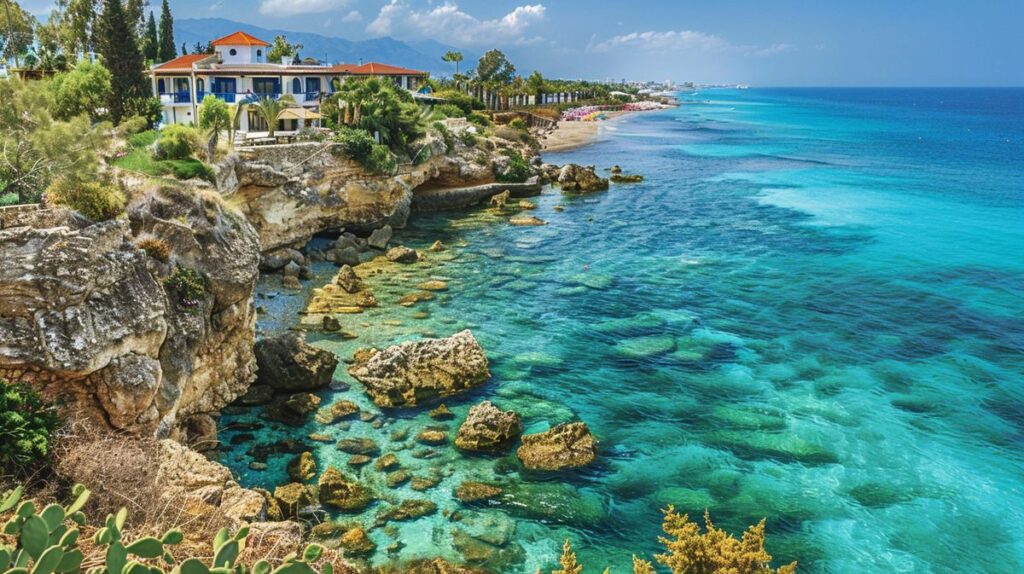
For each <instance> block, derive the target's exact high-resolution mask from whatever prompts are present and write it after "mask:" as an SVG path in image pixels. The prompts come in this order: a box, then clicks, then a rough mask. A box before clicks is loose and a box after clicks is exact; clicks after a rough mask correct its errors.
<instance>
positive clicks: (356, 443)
mask: <svg viewBox="0 0 1024 574" xmlns="http://www.w3.org/2000/svg"><path fill="white" fill-rule="evenodd" d="M338 450H340V451H341V452H344V453H348V454H377V453H378V452H380V448H379V447H378V446H377V443H376V442H374V440H373V439H370V438H343V439H341V440H340V441H338Z"/></svg>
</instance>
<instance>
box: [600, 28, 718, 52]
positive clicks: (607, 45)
mask: <svg viewBox="0 0 1024 574" xmlns="http://www.w3.org/2000/svg"><path fill="white" fill-rule="evenodd" d="M728 46H729V43H728V42H726V41H725V40H723V39H721V38H719V37H718V36H715V35H713V34H705V33H704V32H695V31H693V30H679V31H676V30H669V31H668V32H653V31H651V32H630V33H629V34H622V35H619V36H613V37H612V38H609V39H608V40H605V41H603V42H598V43H596V44H591V45H590V46H589V47H588V48H587V49H588V51H590V52H610V51H612V50H615V49H617V48H641V49H644V50H720V49H723V48H727V47H728Z"/></svg>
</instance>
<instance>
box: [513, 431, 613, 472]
mask: <svg viewBox="0 0 1024 574" xmlns="http://www.w3.org/2000/svg"><path fill="white" fill-rule="evenodd" d="M516 456H517V457H519V460H520V461H522V463H523V465H524V466H525V467H526V468H530V469H536V470H562V469H566V468H579V467H583V466H587V465H588V464H590V463H592V462H594V459H595V458H596V457H597V443H596V441H595V440H594V437H593V435H591V434H590V429H589V428H587V425H586V423H583V422H573V423H565V424H560V425H557V426H555V427H552V428H551V429H549V430H547V431H544V432H542V433H537V434H528V435H523V444H522V446H520V447H519V449H518V450H516Z"/></svg>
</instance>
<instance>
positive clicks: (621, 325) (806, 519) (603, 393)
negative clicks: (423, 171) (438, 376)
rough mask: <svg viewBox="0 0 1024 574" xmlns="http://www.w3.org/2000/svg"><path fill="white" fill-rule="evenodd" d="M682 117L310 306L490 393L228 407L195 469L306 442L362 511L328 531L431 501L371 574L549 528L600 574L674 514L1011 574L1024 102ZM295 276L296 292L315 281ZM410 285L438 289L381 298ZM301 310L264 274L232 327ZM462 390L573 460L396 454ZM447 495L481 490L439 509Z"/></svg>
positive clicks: (1020, 98)
mask: <svg viewBox="0 0 1024 574" xmlns="http://www.w3.org/2000/svg"><path fill="white" fill-rule="evenodd" d="M681 98H682V100H683V101H684V105H683V106H681V107H679V108H677V109H673V110H668V111H664V112H656V113H647V114H636V115H632V116H629V117H627V118H624V119H621V120H617V121H615V122H610V123H609V124H607V125H606V126H604V127H603V129H602V135H601V138H600V141H599V142H598V143H597V144H595V145H593V146H590V147H587V148H583V149H580V150H576V151H572V152H565V153H559V154H550V155H547V156H545V160H546V161H549V162H553V163H558V164H562V163H567V162H575V163H580V164H584V165H586V164H595V165H597V166H598V168H599V169H602V168H607V167H610V166H611V165H613V164H619V165H621V166H623V168H624V169H625V171H626V172H627V173H640V174H643V175H644V176H645V179H644V182H642V183H637V184H623V185H613V186H612V188H611V189H610V190H609V191H608V192H604V193H598V194H593V195H587V196H581V197H566V196H563V195H561V194H560V193H558V191H557V190H550V189H549V190H545V193H544V194H543V195H542V196H541V197H538V198H534V202H535V203H537V209H535V210H533V211H531V212H530V214H531V215H536V216H538V217H540V218H541V219H543V220H545V221H547V222H548V223H549V224H548V225H545V226H539V227H514V226H510V225H508V224H507V223H506V222H505V219H507V217H505V218H500V217H496V216H494V215H493V214H491V213H489V212H487V211H486V210H470V211H465V212H455V213H443V214H417V215H414V216H413V218H412V220H411V221H410V225H409V227H408V228H406V229H404V230H401V231H399V232H397V233H396V237H395V239H394V240H393V243H401V244H404V245H407V246H410V247H414V248H416V249H418V250H421V251H424V252H425V251H426V250H427V248H428V246H429V245H431V244H432V243H433V242H434V241H435V240H441V241H442V242H443V243H444V244H446V245H447V246H449V249H448V250H447V251H445V252H443V253H439V254H434V253H430V254H428V256H429V262H428V263H424V264H415V265H411V266H406V267H403V268H402V269H401V270H400V271H399V272H396V273H393V274H389V275H386V276H385V275H381V276H375V277H373V278H371V279H369V280H368V281H369V282H370V283H371V284H372V287H373V289H374V293H375V295H376V297H377V299H378V300H380V301H381V302H382V304H381V306H380V307H379V308H375V309H369V310H367V311H366V312H364V313H361V314H354V315H341V316H339V319H340V321H341V323H342V329H343V330H344V331H348V332H351V333H354V334H356V335H358V337H357V338H356V339H352V340H347V339H343V338H341V337H339V336H337V335H336V334H330V333H311V334H310V341H311V342H313V343H314V344H315V345H317V346H319V347H322V348H325V349H329V350H331V351H333V352H335V353H336V354H337V355H338V356H339V358H341V359H347V358H350V357H351V356H352V354H353V352H354V351H355V350H356V349H357V348H360V347H368V346H378V347H381V346H387V345H391V344H395V343H398V342H401V341H406V340H414V339H418V338H422V337H431V336H448V335H451V334H453V333H455V332H457V331H459V330H462V329H466V328H468V329H471V330H472V331H473V333H474V334H475V336H476V337H477V339H478V340H479V341H480V343H481V344H482V345H483V347H484V349H485V350H486V351H487V354H488V357H489V360H490V363H491V371H492V375H493V377H492V379H491V380H490V382H488V383H487V384H486V385H484V386H482V387H480V388H478V389H475V390H473V391H472V392H469V393H466V394H464V395H460V396H457V397H452V398H451V399H450V400H446V401H445V402H446V404H447V406H448V407H449V408H450V409H451V411H452V412H453V413H454V415H455V416H454V418H453V419H452V420H448V421H436V420H433V419H431V418H430V417H429V415H428V411H429V409H430V407H423V408H416V409H401V410H388V411H385V412H381V411H380V409H378V408H376V407H374V405H373V404H372V403H371V402H370V401H369V399H368V398H367V397H366V395H365V394H364V393H363V392H362V390H361V388H360V385H359V383H357V382H356V381H354V380H353V379H352V378H351V377H350V376H349V375H348V374H347V373H346V372H345V365H344V364H342V365H340V366H339V368H338V371H337V373H336V376H335V378H336V380H337V381H339V384H338V385H336V388H334V389H332V390H329V391H325V392H323V393H321V394H322V400H323V403H322V404H325V405H327V404H330V403H331V402H333V401H335V400H341V399H346V400H351V401H353V402H355V403H357V404H358V405H359V406H360V407H361V408H362V409H363V410H364V411H368V412H372V413H379V414H377V416H376V417H374V418H373V419H372V420H362V419H360V418H351V419H346V420H344V421H342V422H338V423H334V424H332V425H327V426H324V425H319V424H317V423H315V422H313V421H310V422H309V423H308V424H306V425H305V426H303V427H301V428H291V427H285V426H282V425H278V424H277V423H272V422H269V421H265V420H262V419H260V418H259V413H260V410H259V409H258V408H257V409H251V410H233V411H232V413H231V414H229V415H225V417H224V418H223V420H222V421H221V423H222V426H223V427H225V428H226V429H227V430H226V431H224V432H223V433H222V441H223V442H224V443H225V445H227V446H226V447H225V450H224V454H223V462H225V463H226V464H228V465H229V466H230V467H231V468H232V469H233V470H235V471H236V472H237V473H238V474H239V476H240V481H241V482H242V483H243V484H244V485H246V486H263V487H267V488H271V489H272V488H273V487H274V486H275V485H277V484H283V483H285V482H288V478H287V475H286V473H285V465H286V464H287V462H288V461H289V460H290V459H291V458H292V456H293V455H291V454H270V455H269V456H267V457H266V464H267V467H266V469H265V470H252V469H251V468H250V463H251V462H252V461H253V459H252V457H251V456H249V455H248V454H247V452H249V451H250V449H251V448H252V447H253V446H254V445H271V444H273V443H274V442H276V441H278V440H281V439H287V438H290V439H295V440H302V441H305V443H306V444H307V445H308V446H309V448H310V450H312V451H313V452H314V454H315V457H316V460H317V463H318V466H319V468H320V469H321V470H323V469H325V468H326V467H327V466H328V465H334V466H337V467H338V468H340V469H342V471H343V472H345V473H346V474H348V475H350V476H354V477H358V479H359V480H360V481H361V482H363V483H364V484H366V485H368V486H370V487H371V488H372V489H374V491H375V492H377V494H378V495H379V496H380V497H381V499H382V500H381V501H380V502H377V503H376V505H374V506H371V507H370V508H369V509H368V510H367V511H366V512H364V513H363V514H358V515H339V516H337V518H338V520H339V521H342V522H352V521H356V522H360V523H362V524H364V525H366V526H367V527H370V526H372V525H373V524H374V521H375V518H376V515H377V513H378V512H380V511H381V509H383V508H388V507H390V504H389V502H388V501H390V502H399V501H402V500H430V501H432V502H434V503H435V504H436V505H437V507H438V511H437V512H435V513H432V514H429V515H426V516H423V517H420V518H417V519H413V520H408V521H401V522H390V523H389V524H387V525H386V526H383V527H379V528H374V529H372V530H370V538H371V539H372V540H373V541H374V542H376V543H377V550H376V552H375V554H374V555H373V556H372V558H370V561H371V562H372V563H375V564H381V563H385V562H387V561H390V560H394V559H409V558H416V557H433V556H437V555H442V556H445V557H448V558H452V559H463V558H472V559H473V560H475V561H477V563H481V564H483V565H484V566H488V567H491V568H493V569H495V570H497V571H500V572H524V573H532V572H534V571H536V570H537V569H538V568H540V569H542V570H548V569H550V568H551V567H553V566H554V564H555V561H556V560H557V557H558V555H559V553H560V550H561V544H562V541H563V540H564V539H566V538H569V539H571V540H572V541H573V546H574V549H575V550H576V552H577V554H578V555H579V558H580V561H581V563H583V564H586V565H587V568H588V569H590V570H595V571H599V570H601V569H604V568H605V567H606V566H607V567H610V568H611V571H612V572H628V571H630V568H631V562H630V560H631V556H632V555H633V554H634V553H635V554H640V555H646V556H650V555H651V554H652V553H654V552H656V551H658V550H659V547H658V544H657V536H658V534H659V533H660V520H661V514H660V512H659V509H660V508H663V507H664V506H666V505H668V504H674V505H676V507H677V508H679V509H680V510H681V511H685V512H689V513H690V514H691V516H692V517H697V516H699V515H700V514H701V513H703V511H704V509H705V508H707V509H709V510H710V512H711V515H712V517H713V518H714V519H715V523H716V525H718V526H720V527H723V528H725V529H726V530H728V531H731V532H733V533H736V534H738V533H739V532H740V531H741V530H742V529H744V528H745V527H746V526H747V525H748V524H753V523H756V522H757V521H758V520H760V519H761V518H762V517H764V518H767V520H768V536H767V549H768V551H769V552H770V553H772V554H773V555H774V556H775V562H776V564H784V563H787V562H789V561H791V560H798V561H799V562H800V567H799V570H798V571H800V572H814V573H825V572H835V573H858V572H865V573H867V572H870V573H879V572H934V573H940V572H979V573H980V572H985V573H1003V572H1006V573H1011V572H1020V571H1024V492H1022V485H1024V480H1022V479H1024V455H1022V452H1024V449H1022V448H1021V447H1022V443H1024V408H1022V407H1024V396H1022V393H1024V389H1022V380H1024V376H1022V374H1024V258H1022V257H1021V256H1020V251H1021V247H1022V246H1024V208H1022V205H1024V203H1022V201H1021V200H1022V195H1021V194H1022V193H1024V173H1022V171H1024V170H1022V168H1021V165H1024V163H1022V162H1021V161H1020V160H1021V158H1024V109H1022V106H1024V104H1022V102H1024V91H1021V90H938V89H937V90H895V89H893V90H825V89H821V90H814V89H805V90H781V89H780V90H759V89H752V90H742V91H731V90H715V91H707V92H701V93H697V94H683V95H682V96H681ZM1014 158H1016V159H1014ZM556 207H559V208H562V210H559V209H556ZM315 271H316V273H317V277H316V278H315V279H313V280H312V281H309V282H308V283H307V289H308V288H312V287H316V286H319V285H323V284H324V283H327V282H328V281H330V279H331V277H332V276H333V274H334V272H335V271H336V269H335V268H334V266H333V265H329V264H318V265H317V266H316V270H315ZM357 271H358V268H357ZM426 280H440V281H444V282H445V283H447V284H448V289H447V290H443V291H436V292H434V293H433V298H432V299H431V300H424V301H419V302H417V303H415V304H414V305H413V306H411V307H408V308H406V307H402V306H399V305H397V304H396V303H397V301H398V299H399V298H400V297H402V296H404V295H407V294H408V293H409V292H410V291H413V290H414V287H413V286H415V285H417V284H419V283H422V282H423V281H426ZM307 295H308V291H307V292H303V293H289V292H286V291H283V290H281V289H280V288H279V287H278V282H277V278H276V277H268V278H265V279H264V280H263V281H262V283H261V286H260V298H259V300H258V303H259V304H260V305H262V306H263V307H265V313H264V314H263V315H262V316H261V319H260V329H261V332H262V333H263V334H273V333H276V332H280V331H282V330H285V329H288V328H291V327H293V326H294V325H295V324H296V323H297V322H298V320H299V316H298V314H297V313H298V312H299V311H300V310H302V308H303V307H304V305H305V301H306V297H307ZM482 400H491V401H493V402H494V403H495V404H496V405H498V406H499V407H500V408H502V409H513V410H516V411H517V412H519V413H520V414H521V415H522V417H523V422H524V426H525V430H526V432H527V433H529V432H538V431H542V430H545V429H546V428H548V427H549V426H551V425H554V424H557V423H560V422H565V421H570V420H583V421H585V422H586V423H587V424H588V425H589V426H590V428H591V429H592V431H593V432H594V433H595V435H596V436H597V437H598V438H599V439H600V441H601V453H600V457H599V460H598V462H597V463H596V464H595V465H593V466H591V467H589V468H587V469H585V470H582V471H576V472H563V473H533V472H528V471H525V470H524V469H522V468H521V467H520V465H519V464H518V463H517V461H516V460H515V458H514V456H511V455H509V456H497V457H493V456H476V455H467V454H465V453H461V452H458V451H456V450H455V449H454V447H452V446H451V445H450V443H449V444H448V445H445V446H440V447H431V448H430V449H429V450H430V451H431V452H429V453H428V452H427V450H428V449H425V447H423V445H420V444H417V443H415V441H414V437H415V435H416V434H417V433H418V432H419V431H421V430H423V429H425V428H428V427H432V428H438V429H440V430H446V431H447V433H448V435H449V437H450V438H453V437H454V434H455V431H456V430H457V428H458V425H459V423H460V422H461V420H462V419H464V418H465V416H466V412H467V410H468V409H469V407H470V406H472V405H474V404H476V403H478V402H480V401H482ZM364 418H367V419H369V417H364ZM251 422H259V423H261V424H262V425H263V426H262V428H258V429H256V430H251V427H246V426H245V423H251ZM239 424H242V427H239V426H237V425H239ZM243 428H244V429H249V430H244V431H243V430H240V429H243ZM243 432H248V433H251V434H252V435H254V436H253V437H251V438H250V439H249V440H245V441H242V440H239V441H238V444H236V445H232V438H233V437H235V436H238V435H241V434H243ZM310 433H322V434H326V435H328V436H330V437H331V438H332V442H324V443H318V442H314V441H310V440H308V439H306V437H307V435H308V434H310ZM244 438H248V437H244ZM341 438H368V439H371V440H373V441H374V442H375V443H376V444H377V446H378V447H379V449H380V452H381V453H389V452H391V453H394V454H395V455H396V456H397V458H398V459H399V461H400V463H401V465H402V467H403V468H405V469H407V470H408V474H409V477H408V478H409V480H408V481H406V482H403V483H401V484H398V485H397V486H395V487H394V488H392V487H390V486H389V485H388V484H387V479H386V475H385V474H384V473H382V472H380V471H377V470H376V469H375V468H374V465H373V464H368V465H365V466H363V467H361V468H358V469H355V468H351V467H349V466H347V464H346V463H347V461H348V458H349V455H348V454H345V453H342V452H340V451H339V450H338V449H337V448H336V445H335V443H336V442H337V440H338V439H341ZM466 480H486V481H494V482H497V483H500V484H502V485H503V486H505V488H506V489H507V494H506V495H505V496H503V497H502V498H501V499H500V500H499V501H496V502H492V503H489V504H482V505H481V504H477V505H464V504H461V503H460V502H459V501H458V500H457V499H456V498H455V497H454V494H453V493H454V490H455V489H456V487H457V486H458V485H459V484H461V483H462V482H463V481H466ZM414 487H415V488H414ZM455 511H459V512H458V513H457V516H458V517H459V520H452V519H451V513H452V512H455ZM396 541H401V544H400V545H394V544H395V542H396ZM393 545H394V546H393ZM389 546H391V547H392V548H391V549H390V551H389V549H388V548H389Z"/></svg>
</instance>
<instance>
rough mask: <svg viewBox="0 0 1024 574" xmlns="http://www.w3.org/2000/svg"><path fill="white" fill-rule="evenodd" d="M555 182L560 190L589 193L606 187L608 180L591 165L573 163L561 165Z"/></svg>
mask: <svg viewBox="0 0 1024 574" xmlns="http://www.w3.org/2000/svg"><path fill="white" fill-rule="evenodd" d="M557 183H558V187H560V188H561V189H562V192H575V193H590V192H593V191H603V190H606V189H608V180H607V179H605V178H603V177H601V176H599V175H597V173H596V172H595V171H594V167H593V166H590V167H583V166H581V165H576V164H574V163H570V164H566V165H564V166H562V169H560V170H559V172H558V180H557Z"/></svg>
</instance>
